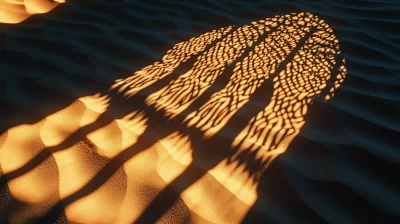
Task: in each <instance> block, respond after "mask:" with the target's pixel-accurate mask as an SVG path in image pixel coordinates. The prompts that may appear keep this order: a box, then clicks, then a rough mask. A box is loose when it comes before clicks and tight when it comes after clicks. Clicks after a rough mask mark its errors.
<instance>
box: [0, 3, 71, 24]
mask: <svg viewBox="0 0 400 224" xmlns="http://www.w3.org/2000/svg"><path fill="white" fill-rule="evenodd" d="M64 2H65V0H0V23H12V24H15V23H20V22H22V21H24V20H26V19H27V18H29V17H31V16H32V15H35V14H43V13H48V12H50V11H51V10H53V9H54V8H55V7H57V6H58V5H59V4H60V3H64Z"/></svg>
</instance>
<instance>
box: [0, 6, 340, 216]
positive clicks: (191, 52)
mask: <svg viewBox="0 0 400 224" xmlns="http://www.w3.org/2000/svg"><path fill="white" fill-rule="evenodd" d="M21 2H23V1H2V2H1V3H0V6H1V7H0V8H1V10H3V11H4V10H6V11H7V10H8V11H7V13H9V14H7V15H8V16H4V15H6V14H1V15H3V16H2V17H0V22H7V23H18V22H21V21H23V20H24V19H26V18H28V17H29V16H30V15H33V14H36V13H45V12H48V11H50V10H52V9H53V8H54V7H55V6H56V5H57V4H58V3H54V4H53V3H51V4H50V3H49V5H48V4H47V3H43V4H39V6H40V7H31V6H29V4H28V3H29V2H30V1H25V2H27V3H25V6H26V9H23V8H24V7H23V6H22V5H21V4H22V3H21ZM22 9H23V10H22ZM17 10H20V11H18V13H10V12H17ZM24 10H25V11H24ZM6 11H4V12H6ZM19 12H20V13H19ZM340 53H341V52H340V49H339V42H338V40H337V39H336V37H335V35H334V31H333V30H332V29H331V28H330V27H329V26H328V25H327V24H326V23H325V22H324V21H323V20H320V19H319V18H318V17H317V16H315V15H312V14H310V13H299V14H289V15H284V16H276V17H273V18H267V19H264V20H259V21H255V22H252V23H251V24H249V25H244V26H242V27H233V26H229V27H225V28H221V29H220V30H213V31H210V32H208V33H205V34H203V35H201V36H199V37H196V38H192V39H190V40H188V41H186V42H182V43H179V44H176V45H175V46H174V47H173V48H172V49H171V50H169V51H168V52H167V53H166V54H165V56H164V57H163V58H162V60H161V61H160V62H156V63H154V64H152V65H149V66H147V67H145V68H143V69H141V70H140V71H137V72H135V73H133V74H132V76H130V77H127V78H125V79H121V80H116V82H115V84H114V85H112V86H111V87H110V90H109V91H111V92H116V93H117V95H118V97H120V98H121V99H122V101H123V102H124V101H126V102H127V106H128V104H131V105H130V107H131V108H132V109H130V111H129V112H127V113H125V114H124V115H123V116H117V115H116V114H114V113H113V112H112V110H109V108H110V107H113V106H115V105H119V106H121V104H115V105H114V104H113V102H114V101H113V100H115V99H113V98H112V97H111V94H108V93H101V94H100V93H99V94H97V95H93V96H85V97H81V98H79V99H77V100H76V101H75V102H74V103H72V104H71V105H69V106H68V107H66V108H64V109H62V110H60V111H58V112H56V113H54V114H52V115H49V116H48V117H46V118H43V120H41V121H39V122H38V123H35V124H29V125H28V124H24V125H20V126H17V127H13V128H11V129H9V130H8V131H7V132H6V133H4V134H3V135H2V136H1V137H0V140H1V141H0V143H2V145H0V147H1V148H0V165H1V168H2V171H3V177H6V179H7V180H8V183H7V184H8V187H9V189H10V193H11V194H12V196H13V198H15V199H17V200H19V201H20V202H21V203H23V204H24V206H23V208H22V209H19V210H16V211H15V212H13V213H12V214H11V217H10V218H9V219H10V222H11V223H23V222H27V221H29V220H32V219H33V218H38V217H41V216H43V220H46V221H48V220H51V218H52V217H51V215H49V214H54V213H52V212H57V211H58V210H59V209H61V210H62V211H64V212H65V215H66V217H67V219H68V220H69V221H71V222H74V223H132V222H135V221H138V222H142V221H146V222H152V221H159V222H173V223H183V222H184V221H182V220H191V221H192V222H194V223H206V222H209V223H239V222H240V221H241V220H242V219H243V218H244V217H245V215H246V214H247V213H248V211H249V209H250V208H251V207H252V206H253V205H254V203H255V201H256V200H257V197H258V195H257V191H256V190H257V185H258V180H259V179H260V178H261V176H262V174H263V173H264V172H268V166H269V165H270V164H271V162H273V160H274V159H275V158H276V157H277V156H279V155H280V154H282V153H284V152H285V151H286V149H287V148H288V146H289V144H290V143H291V142H292V140H293V139H294V138H295V137H296V136H297V135H298V134H299V132H300V130H301V128H302V126H303V125H304V124H305V122H306V120H305V119H304V117H305V115H306V114H307V112H308V111H309V110H310V108H312V104H313V102H314V101H315V100H316V99H318V100H321V101H323V100H329V99H331V98H332V97H334V93H335V90H336V89H337V88H339V87H340V85H341V84H342V82H343V80H344V79H345V77H346V68H345V59H344V58H343V57H341V56H340ZM192 59H195V60H194V63H193V65H192V66H191V68H190V69H189V70H188V71H186V72H184V73H182V74H180V73H179V74H178V73H176V69H177V68H178V67H179V66H180V65H182V64H184V63H189V62H190V60H192ZM127 60H129V59H127ZM174 71H175V72H174ZM121 99H120V100H121ZM130 100H131V101H130ZM128 102H135V104H134V103H128ZM96 125H97V126H96ZM27 167H28V168H27ZM175 194H176V196H174V195H175ZM160 207H161V208H160ZM53 221H55V220H53Z"/></svg>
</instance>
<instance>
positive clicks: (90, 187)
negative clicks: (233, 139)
mask: <svg viewBox="0 0 400 224" xmlns="http://www.w3.org/2000/svg"><path fill="white" fill-rule="evenodd" d="M315 31H316V30H314V29H313V30H311V31H310V32H308V33H307V34H306V35H305V36H304V37H303V38H302V39H301V40H300V41H299V42H298V45H297V46H296V48H295V49H293V51H292V52H291V54H290V55H289V56H288V57H287V58H286V59H285V61H284V62H283V63H281V64H280V66H279V67H278V68H277V69H276V71H275V72H274V74H273V76H272V77H274V76H276V75H277V74H279V72H280V71H282V70H283V69H284V68H285V67H286V65H287V64H288V63H289V62H290V61H291V60H292V59H293V57H294V56H295V55H296V52H297V51H298V50H299V49H300V48H301V46H302V45H303V44H304V42H305V41H306V40H307V39H308V38H309V37H310V36H311V35H312V34H313V33H314V32H315ZM261 39H262V38H261ZM244 55H247V54H244ZM233 64H234V63H233ZM228 70H229V69H228ZM219 77H224V78H220V79H221V81H218V82H220V83H227V81H229V78H230V76H228V75H225V76H224V75H221V76H219ZM216 82H217V81H216ZM272 84H273V83H272V82H270V81H269V82H268V81H266V82H264V83H263V84H262V86H260V87H259V88H258V89H257V90H256V92H255V93H254V94H253V95H252V96H251V98H250V100H249V101H248V102H247V103H246V104H245V106H243V107H242V108H241V109H239V111H237V112H236V114H235V116H236V115H238V114H240V117H241V118H242V119H241V120H242V121H241V122H240V124H238V122H237V121H235V122H233V121H234V118H231V120H230V122H228V124H227V125H226V126H224V128H223V129H222V130H221V131H220V132H219V133H222V132H226V131H231V130H232V127H235V128H234V129H236V130H242V129H243V128H244V127H245V126H246V125H247V123H248V121H249V120H250V119H251V118H252V117H253V116H254V115H255V114H256V113H257V112H259V108H258V107H257V108H254V106H253V104H252V103H253V101H254V100H256V99H260V98H261V99H265V98H264V96H265V94H266V93H268V91H269V93H270V95H272V92H271V91H272V88H271V87H272ZM222 87H223V86H222ZM217 88H218V87H217ZM211 89H212V90H211ZM208 90H210V91H211V92H210V93H209V94H210V95H211V94H212V93H213V92H216V91H217V90H219V89H215V88H209V89H208ZM210 95H208V94H203V95H202V96H201V97H199V98H198V99H196V100H195V102H194V103H193V105H199V104H200V105H201V103H203V102H204V101H205V100H207V99H208V98H209V96H210ZM203 96H204V97H203ZM206 96H207V97H206ZM267 99H268V98H267ZM196 102H199V103H196ZM200 102H201V103H200ZM267 105H268V101H267V102H264V104H263V105H262V106H267ZM195 108H196V107H191V109H190V110H193V109H195ZM188 109H189V108H188ZM143 111H145V113H146V114H152V115H153V116H151V119H150V121H153V122H151V123H152V124H159V123H160V121H163V120H164V122H167V123H168V125H170V126H172V127H174V128H175V130H176V129H177V130H178V131H180V132H182V133H187V134H190V138H191V140H192V141H193V142H194V147H193V148H194V150H193V152H194V154H193V161H196V160H199V158H213V161H209V163H208V165H207V167H208V169H210V168H212V167H214V166H215V165H216V164H218V163H219V162H220V161H222V160H223V159H224V158H227V157H229V155H231V154H232V152H231V151H217V150H211V149H213V148H214V149H215V146H218V147H217V148H219V149H221V148H224V147H225V148H227V149H229V148H230V144H231V143H230V142H227V141H226V140H223V139H221V137H220V136H219V135H215V137H213V138H211V139H209V140H207V141H205V142H201V141H200V140H199V139H201V136H202V135H203V133H202V132H201V131H199V130H198V129H196V128H192V127H187V126H186V125H183V124H184V122H183V119H184V118H183V117H177V119H173V120H170V121H166V118H167V116H166V115H165V114H164V113H163V112H162V111H156V110H155V109H154V108H152V107H148V106H145V107H144V108H143ZM244 111H246V112H244ZM183 114H186V113H183ZM149 126H150V127H151V126H152V125H149ZM238 126H240V127H241V128H242V129H240V128H238V129H237V127H238ZM170 133H171V132H170V131H169V130H160V131H159V132H158V133H157V134H158V135H157V138H158V139H162V138H163V137H166V136H167V135H168V134H170ZM236 134H238V133H236ZM155 142H156V141H154V139H149V136H148V135H147V134H143V135H142V136H140V137H139V139H138V141H137V143H136V144H135V145H133V146H132V147H131V148H129V149H127V150H124V151H123V152H122V153H120V154H119V155H117V156H116V157H114V158H113V159H111V161H110V162H109V163H108V164H107V165H106V166H105V167H104V168H103V169H102V170H101V171H100V172H98V173H97V174H96V176H95V177H93V178H92V179H91V181H89V183H88V184H87V185H85V186H84V187H83V188H81V189H80V190H79V191H77V192H76V193H74V194H73V195H71V196H69V197H67V198H65V199H63V200H62V201H60V202H59V203H58V204H57V205H56V206H54V207H53V209H51V210H50V211H49V212H48V213H47V214H46V215H45V216H43V217H41V218H40V219H38V221H39V222H41V223H42V222H52V221H54V220H56V219H57V217H58V216H59V215H60V214H61V213H62V212H63V210H64V208H65V207H66V206H67V205H69V204H71V203H72V202H74V201H76V200H78V199H80V198H82V197H84V196H86V195H88V194H90V193H91V192H93V191H94V190H96V189H97V188H98V187H100V186H101V185H102V184H103V183H104V182H105V181H107V180H108V178H109V177H111V176H112V175H113V174H114V173H115V172H116V171H117V170H118V169H119V168H120V167H121V165H122V164H123V163H124V162H126V161H127V160H128V159H130V158H132V157H133V156H135V155H136V154H138V153H139V152H141V151H143V150H145V149H147V148H149V147H150V146H152V145H153V144H154V143H155ZM196 142H197V144H196ZM196 145H197V146H196ZM200 145H203V146H204V145H207V146H210V148H209V149H210V150H207V151H201V149H199V147H200ZM211 146H214V147H211ZM205 148H207V147H205ZM216 152H219V154H218V155H217V154H216ZM211 155H212V156H211ZM208 169H204V170H200V169H198V168H195V167H194V166H193V165H191V166H189V168H188V169H187V171H185V172H184V173H183V174H182V175H181V176H180V177H178V178H177V179H176V180H175V181H173V183H172V184H171V185H169V187H167V188H166V189H165V190H164V191H163V192H162V193H161V194H160V196H159V197H157V199H155V200H154V201H153V203H152V204H151V205H150V206H149V207H148V209H146V210H145V212H144V213H143V215H142V216H141V217H140V218H139V220H138V221H139V222H140V221H141V220H143V221H149V220H154V219H155V220H157V219H158V218H159V217H160V216H161V215H162V214H163V213H164V212H165V210H166V209H168V208H169V206H170V203H173V202H174V201H175V200H176V199H177V198H178V197H179V193H176V194H174V193H173V192H174V191H173V189H172V187H171V186H172V185H174V184H176V183H177V182H179V183H180V184H182V180H183V179H184V178H188V179H187V180H184V181H183V183H186V184H182V185H181V186H182V187H181V188H182V189H181V191H183V190H184V189H185V188H186V187H187V186H190V185H191V184H192V183H194V182H195V181H197V180H198V179H199V178H201V177H202V176H203V175H204V174H205V173H206V172H207V170H208ZM192 172H194V173H197V174H196V175H193V174H192ZM189 176H190V177H189ZM181 191H180V192H181ZM171 192H172V195H175V196H176V197H173V198H171V200H168V202H169V203H166V204H163V205H162V208H161V209H158V211H159V212H158V213H157V215H155V214H154V213H152V214H149V213H151V212H150V211H151V210H152V209H153V208H155V207H159V203H161V201H162V198H164V195H170V194H171ZM149 216H151V217H152V218H150V219H149Z"/></svg>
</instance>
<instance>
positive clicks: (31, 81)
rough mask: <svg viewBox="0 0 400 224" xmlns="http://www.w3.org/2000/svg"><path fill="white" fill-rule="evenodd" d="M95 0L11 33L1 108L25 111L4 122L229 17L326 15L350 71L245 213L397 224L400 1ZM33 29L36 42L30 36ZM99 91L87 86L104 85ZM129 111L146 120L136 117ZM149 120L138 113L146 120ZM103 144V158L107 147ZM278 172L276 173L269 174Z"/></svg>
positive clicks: (234, 20) (125, 72)
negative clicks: (155, 0)
mask: <svg viewBox="0 0 400 224" xmlns="http://www.w3.org/2000/svg"><path fill="white" fill-rule="evenodd" d="M97 2H98V3H96V4H93V5H95V6H96V7H92V8H91V7H87V6H85V7H80V6H76V7H75V6H74V4H73V3H71V4H68V3H67V4H66V5H65V7H67V8H65V9H68V10H66V12H67V11H68V12H69V14H61V13H60V14H58V13H57V14H54V15H53V14H52V12H50V13H49V14H45V15H44V16H42V15H37V16H33V17H31V18H30V19H32V20H30V19H29V20H27V21H26V22H25V23H22V24H21V25H20V26H16V27H17V28H16V29H10V30H6V31H2V33H5V34H7V35H6V42H5V45H2V46H5V48H3V49H2V52H1V53H2V54H1V57H2V61H1V69H2V72H4V73H3V74H4V75H2V76H1V80H0V85H1V87H5V89H4V88H2V89H1V91H2V92H3V91H4V92H5V93H7V94H6V98H5V100H6V101H3V102H2V108H6V109H7V110H8V108H10V111H11V110H14V108H16V111H17V112H18V113H16V112H15V114H14V113H13V112H10V113H11V114H10V113H4V110H2V111H1V113H2V114H3V113H4V114H5V115H3V116H5V117H3V118H4V123H3V126H2V127H3V130H5V129H4V127H8V126H9V125H11V126H14V125H15V124H22V123H31V120H30V119H29V118H30V117H31V114H25V112H23V111H28V110H29V111H34V112H35V113H36V112H37V113H40V114H41V115H40V116H39V118H40V119H43V117H46V116H48V115H49V114H52V113H53V111H54V109H55V108H56V109H57V110H60V109H62V108H65V105H66V104H64V105H63V104H62V103H60V102H59V101H57V99H59V98H62V97H64V96H65V95H69V96H72V98H73V100H76V99H77V98H79V97H81V96H84V95H85V94H86V92H87V90H85V89H88V88H81V84H82V83H85V82H86V83H90V85H88V86H89V87H90V86H101V85H102V84H104V83H105V84H106V86H105V88H108V87H109V85H108V84H109V83H110V81H114V80H116V79H117V78H121V77H124V76H130V73H131V72H132V71H135V70H138V69H140V67H143V66H145V65H147V64H149V63H152V62H153V61H155V60H156V61H158V60H160V58H162V56H163V54H164V52H165V51H166V50H167V49H168V48H169V46H171V45H173V44H175V43H177V42H181V41H184V40H186V38H187V37H190V36H198V35H200V34H202V33H204V32H206V31H209V30H211V29H216V28H220V27H228V26H229V25H231V24H236V25H237V27H241V25H239V24H249V21H253V20H258V19H260V18H265V17H266V15H268V14H269V15H271V17H273V16H274V15H283V14H286V13H287V12H292V11H293V8H290V7H298V10H299V11H311V12H313V13H314V14H317V15H319V17H321V18H324V19H325V20H326V21H327V23H328V24H330V25H331V27H332V29H333V30H334V31H335V35H336V36H337V38H338V39H339V40H340V46H341V49H342V51H343V53H342V54H343V55H345V56H346V67H347V69H348V70H349V73H350V74H351V79H348V80H347V81H346V82H344V83H343V85H341V87H340V88H339V89H338V90H339V91H337V92H336V91H335V93H337V94H338V95H337V96H334V97H333V98H332V99H330V100H329V101H328V103H327V104H324V105H322V104H320V103H319V102H320V101H318V100H317V101H315V102H314V104H315V105H314V107H313V108H312V109H309V110H307V115H309V119H308V120H307V122H306V123H305V124H304V125H303V128H302V130H301V132H300V134H299V135H298V136H297V137H296V138H295V139H294V140H293V141H294V142H293V144H290V145H289V149H288V150H287V151H286V152H285V153H284V154H282V155H281V156H279V157H277V159H275V162H274V163H272V165H271V167H270V168H269V169H268V170H267V172H265V173H264V175H263V176H262V177H261V182H260V184H259V187H258V191H261V194H259V195H258V198H257V201H256V204H255V206H253V208H252V209H251V212H250V213H249V214H248V216H246V218H245V220H247V222H248V221H249V219H250V220H251V218H254V216H255V217H256V218H260V217H262V218H263V219H266V220H273V221H276V222H307V223H309V222H316V223H318V222H319V223H320V222H323V221H330V222H340V223H346V222H349V220H350V221H351V220H353V221H354V220H356V221H360V222H362V221H364V222H365V221H366V220H369V221H371V220H373V219H371V217H370V216H365V214H371V215H374V216H377V217H378V218H379V217H380V219H376V220H381V219H383V218H385V219H386V220H390V219H388V218H387V217H389V218H392V217H393V216H395V214H398V213H397V212H396V206H394V205H396V204H397V203H396V200H397V199H396V188H394V187H395V186H397V185H396V184H395V183H393V182H391V181H390V180H391V179H393V177H391V176H390V171H392V170H395V169H396V166H395V164H396V163H397V161H398V155H397V154H398V153H396V152H397V150H396V142H397V140H396V138H395V136H396V134H393V133H396V131H398V130H399V129H398V122H396V118H397V115H396V112H397V110H396V108H397V106H396V102H397V97H396V96H397V95H398V94H397V92H398V91H397V86H398V84H399V82H398V81H399V80H398V78H396V63H397V62H396V60H397V59H396V57H397V56H398V55H399V54H398V46H397V44H396V36H398V32H397V31H396V30H395V29H393V28H390V27H392V26H393V24H396V23H397V21H398V19H397V17H396V13H395V12H396V5H393V4H390V3H374V2H371V1H369V2H363V3H359V4H352V3H346V4H343V3H340V2H337V1H334V2H329V1H326V2H325V1H324V3H323V4H319V3H305V2H296V3H293V2H289V1H282V3H281V1H279V2H278V1H276V2H274V1H271V2H270V4H268V5H267V4H264V3H262V1H251V2H248V3H247V1H246V2H233V1H219V2H215V1H203V2H202V3H201V4H200V3H196V2H190V3H187V2H181V1H165V2H164V3H160V4H157V5H154V4H150V3H149V4H147V3H144V2H141V3H137V2H136V3H129V4H126V3H123V4H122V2H123V1H115V2H110V1H97ZM125 2H127V1H125ZM254 3H256V4H254ZM285 4H286V5H285ZM102 6H104V7H102ZM122 6H123V7H124V10H122V11H121V10H120V8H121V7H122ZM288 6H290V7H288ZM285 7H286V8H289V9H285ZM58 9H60V10H61V9H62V7H59V8H58ZM58 9H57V10H58ZM239 9H240V10H239ZM285 10H288V11H286V12H285ZM72 11H73V13H72ZM185 13H187V14H188V15H189V14H190V16H188V15H186V16H185ZM38 18H42V19H41V20H37V19H38ZM44 18H45V19H46V20H45V19H44ZM188 18H190V19H188ZM250 18H251V19H250ZM45 21H46V22H45ZM39 22H40V23H39ZM41 23H43V25H41ZM389 23H390V24H391V25H388V24H389ZM210 27H211V28H210ZM150 28H151V29H150ZM235 29H236V28H235ZM28 33H29V36H30V37H31V38H26V35H27V34H28ZM175 34H176V35H175ZM141 35H142V36H141ZM180 36H181V37H180ZM139 37H140V38H139ZM143 37H144V38H143ZM183 37H185V39H181V38H183ZM141 38H143V39H146V41H142V39H141ZM176 40H178V41H176ZM49 41H50V43H52V44H51V45H49V44H48V43H47V42H49ZM2 43H4V42H2ZM110 43H112V44H110ZM160 43H163V44H160ZM167 43H168V44H167ZM49 46H51V48H50V47H49ZM159 46H168V48H166V49H165V48H164V49H163V48H159ZM132 52H136V53H132ZM149 58H150V59H149ZM128 59H129V60H128ZM140 61H141V62H140ZM141 63H142V64H141ZM135 66H139V67H138V68H136V67H135ZM183 66H184V65H183ZM22 67H24V68H26V69H21V68H22ZM189 68H191V66H189ZM250 68H251V67H250ZM177 70H180V67H178V68H177ZM183 70H185V69H183ZM232 70H233V68H232ZM182 74H183V73H182ZM239 77H240V76H239ZM77 80H79V81H77ZM55 83H57V84H58V86H57V85H55ZM94 84H96V85H94ZM31 86H35V89H34V90H32V88H30V87H31ZM86 87H87V86H86ZM82 89H83V90H84V91H82ZM15 90H20V91H15ZM94 90H95V91H92V90H90V91H88V92H91V94H93V93H95V92H98V89H96V88H94ZM48 93H52V94H48ZM62 94H65V95H62ZM86 95H87V94H86ZM75 96H76V97H75ZM95 98H96V97H95ZM321 101H322V100H321ZM4 102H6V103H4ZM50 102H51V103H50ZM71 102H72V101H71ZM217 102H218V101H217ZM44 105H45V107H44ZM123 105H124V107H127V106H128V104H123ZM132 105H133V104H132ZM51 108H52V109H51ZM116 108H117V109H118V107H116ZM110 109H113V108H112V107H111V108H110ZM316 111H317V112H316ZM43 112H44V115H45V116H43V115H42V114H43ZM125 112H131V111H129V109H128V110H127V111H125ZM7 114H9V115H8V116H7ZM23 114H25V115H23ZM126 114H129V113H126ZM321 114H324V116H321ZM11 115H12V116H11ZM131 116H134V117H136V115H135V113H132V115H131ZM141 116H143V114H140V115H138V116H137V120H138V121H139V122H146V120H145V119H144V120H142V118H141ZM116 117H119V116H116ZM40 119H39V120H40ZM37 121H38V120H37ZM37 121H35V122H33V123H36V122H37ZM117 123H119V122H117ZM134 123H135V122H134ZM205 124H206V125H207V122H205ZM140 126H142V125H140ZM134 127H135V126H134ZM136 127H137V126H136ZM377 133H379V134H377ZM211 134H212V133H211ZM176 135H177V136H178V137H177V136H176ZM174 138H175V139H176V138H178V139H181V140H180V141H181V142H184V141H183V140H185V139H186V138H187V137H179V134H175V136H174V135H173V136H171V137H169V138H168V139H170V141H172V140H173V139H174ZM172 142H174V141H172ZM250 142H252V141H250ZM253 142H254V141H253ZM128 144H129V143H128ZM161 151H162V152H165V151H166V150H161ZM104 152H105V151H104V150H102V152H101V153H102V155H106V154H105V153H104ZM183 152H186V151H185V150H182V151H181V153H183ZM183 155H184V156H183V158H182V159H181V160H179V154H178V155H175V156H173V158H174V160H179V161H180V162H181V163H183V164H187V159H185V158H187V155H186V154H184V153H183ZM160 156H161V155H160ZM239 158H240V157H239ZM144 161H146V160H144ZM365 161H368V162H367V163H365ZM185 162H186V163H185ZM277 167H278V168H277ZM279 168H280V169H279ZM164 170H166V169H164ZM271 173H275V176H272V177H271V175H270V174H271ZM276 173H278V174H279V175H277V174H276ZM164 178H165V179H167V177H164ZM264 179H266V180H267V181H266V180H264ZM167 180H168V179H167ZM206 183H209V181H206ZM271 183H275V184H271ZM276 183H279V184H276ZM366 183H368V184H366ZM376 189H386V190H376ZM388 189H389V190H388ZM390 189H391V190H390ZM133 192H135V191H133ZM198 192H201V191H198ZM224 192H229V191H224ZM143 195H146V194H143ZM148 195H151V194H150V193H149V194H148ZM332 195H334V197H332ZM227 198H228V197H227ZM377 198H380V199H379V200H376V199H377ZM149 200H150V199H149ZM144 201H146V200H144ZM150 201H151V200H150ZM397 201H398V200H397ZM349 202H351V203H349ZM178 204H179V203H178ZM128 207H129V206H128ZM377 207H379V209H377ZM179 210H181V211H183V210H184V209H178V211H179ZM6 211H7V210H6ZM186 211H187V210H186ZM3 214H4V213H3ZM191 216H192V217H195V214H193V213H192V215H191ZM197 218H198V216H197ZM256 220H257V219H256ZM203 221H204V220H203Z"/></svg>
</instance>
